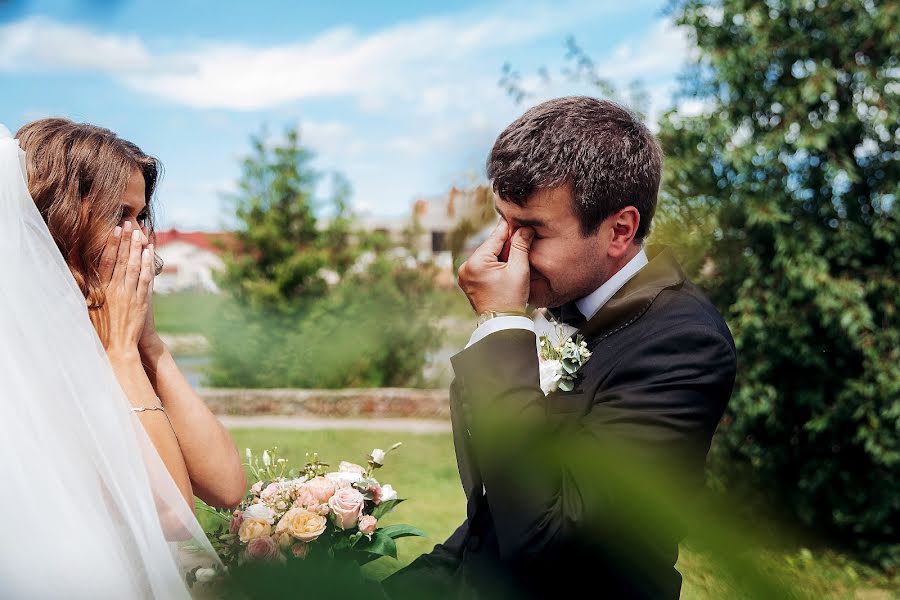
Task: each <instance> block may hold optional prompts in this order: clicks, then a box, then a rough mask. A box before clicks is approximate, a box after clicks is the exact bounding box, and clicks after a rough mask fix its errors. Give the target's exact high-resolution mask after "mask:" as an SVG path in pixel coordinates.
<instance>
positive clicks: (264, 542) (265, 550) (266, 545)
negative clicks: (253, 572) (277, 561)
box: [247, 536, 278, 560]
mask: <svg viewBox="0 0 900 600" xmlns="http://www.w3.org/2000/svg"><path fill="white" fill-rule="evenodd" d="M247 556H249V557H250V558H253V559H256V560H268V559H272V558H275V557H276V556H278V544H276V543H275V540H273V539H272V538H271V537H269V536H265V537H258V538H254V539H252V540H250V543H249V544H247Z"/></svg>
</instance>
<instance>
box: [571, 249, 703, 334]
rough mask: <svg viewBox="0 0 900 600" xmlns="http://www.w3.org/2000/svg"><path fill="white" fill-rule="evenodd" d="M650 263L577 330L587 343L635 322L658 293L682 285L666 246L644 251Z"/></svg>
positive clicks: (675, 263)
mask: <svg viewBox="0 0 900 600" xmlns="http://www.w3.org/2000/svg"><path fill="white" fill-rule="evenodd" d="M646 252H647V257H648V258H649V259H650V262H649V263H648V264H647V265H646V266H645V267H644V268H643V269H641V270H640V271H638V273H637V275H635V276H634V277H632V278H631V279H630V280H629V281H628V283H626V284H625V285H624V286H622V288H621V289H620V290H619V291H618V292H616V294H615V295H614V296H613V297H612V298H610V299H609V301H608V302H607V303H606V304H604V305H603V307H602V308H601V309H600V310H599V311H598V312H597V314H595V315H594V316H593V317H592V318H591V320H590V321H588V322H587V323H585V324H584V325H583V326H582V327H581V329H580V330H579V331H578V333H580V334H581V335H583V336H584V338H585V339H586V340H588V341H599V340H602V339H604V338H606V337H609V336H610V335H612V334H614V333H616V332H617V331H620V330H622V329H624V328H625V327H628V326H629V325H630V324H632V323H634V322H635V321H637V320H638V319H639V318H640V317H641V316H642V315H643V314H644V313H645V312H647V309H648V308H650V305H651V304H653V301H654V300H656V297H657V296H659V294H660V292H662V291H663V290H665V289H667V288H674V287H679V286H681V285H682V284H683V283H684V281H685V276H684V272H683V271H682V270H681V267H680V266H679V264H678V261H677V260H675V257H674V256H673V255H672V251H671V250H669V249H668V248H665V247H659V246H650V247H648V248H647V250H646Z"/></svg>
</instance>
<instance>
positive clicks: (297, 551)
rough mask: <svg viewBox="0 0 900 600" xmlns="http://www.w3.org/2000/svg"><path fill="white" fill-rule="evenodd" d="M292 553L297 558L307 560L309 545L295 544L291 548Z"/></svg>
mask: <svg viewBox="0 0 900 600" xmlns="http://www.w3.org/2000/svg"><path fill="white" fill-rule="evenodd" d="M291 552H292V553H293V554H294V556H296V557H297V558H306V555H307V554H309V544H304V543H303V542H300V543H297V544H294V545H293V546H291Z"/></svg>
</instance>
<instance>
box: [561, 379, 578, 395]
mask: <svg viewBox="0 0 900 600" xmlns="http://www.w3.org/2000/svg"><path fill="white" fill-rule="evenodd" d="M559 389H561V390H562V391H564V392H571V391H572V390H574V389H575V380H574V379H566V378H565V377H564V378H562V379H560V380H559Z"/></svg>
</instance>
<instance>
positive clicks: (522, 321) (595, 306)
mask: <svg viewBox="0 0 900 600" xmlns="http://www.w3.org/2000/svg"><path fill="white" fill-rule="evenodd" d="M648 262H649V261H648V260H647V253H646V252H644V249H643V248H641V251H640V252H638V253H637V254H636V255H635V257H634V258H632V259H631V260H630V261H628V262H627V263H625V266H624V267H622V268H621V269H619V270H618V271H617V272H616V273H615V274H614V275H613V276H612V277H610V278H609V279H608V280H607V281H606V283H604V284H603V285H601V286H600V287H599V288H597V289H596V290H594V291H593V292H591V293H590V294H588V295H587V296H585V297H584V298H581V299H580V300H576V301H575V306H577V307H578V310H579V311H581V314H582V315H584V318H585V319H586V320H588V321H590V320H591V317H593V316H594V315H596V314H597V312H599V310H600V309H601V308H603V305H604V304H606V303H607V302H608V301H609V299H610V298H612V297H613V296H615V295H616V292H618V291H619V290H620V289H622V287H623V286H624V285H625V284H626V283H628V282H629V281H630V280H631V278H632V277H634V276H635V275H637V274H638V271H640V270H641V269H643V268H644V267H645V266H647V263H648ZM504 329H527V330H528V331H534V330H535V329H534V322H533V321H532V320H531V319H529V318H528V317H496V318H494V319H490V320H488V321H485V322H484V323H483V324H482V325H481V326H479V327H478V328H477V329H476V330H475V331H474V332H473V333H472V337H470V338H469V343H468V344H466V348H468V347H470V346H472V345H474V344H477V343H478V342H480V341H481V340H483V339H484V338H486V337H487V336H489V335H490V334H492V333H495V332H497V331H502V330H504Z"/></svg>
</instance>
